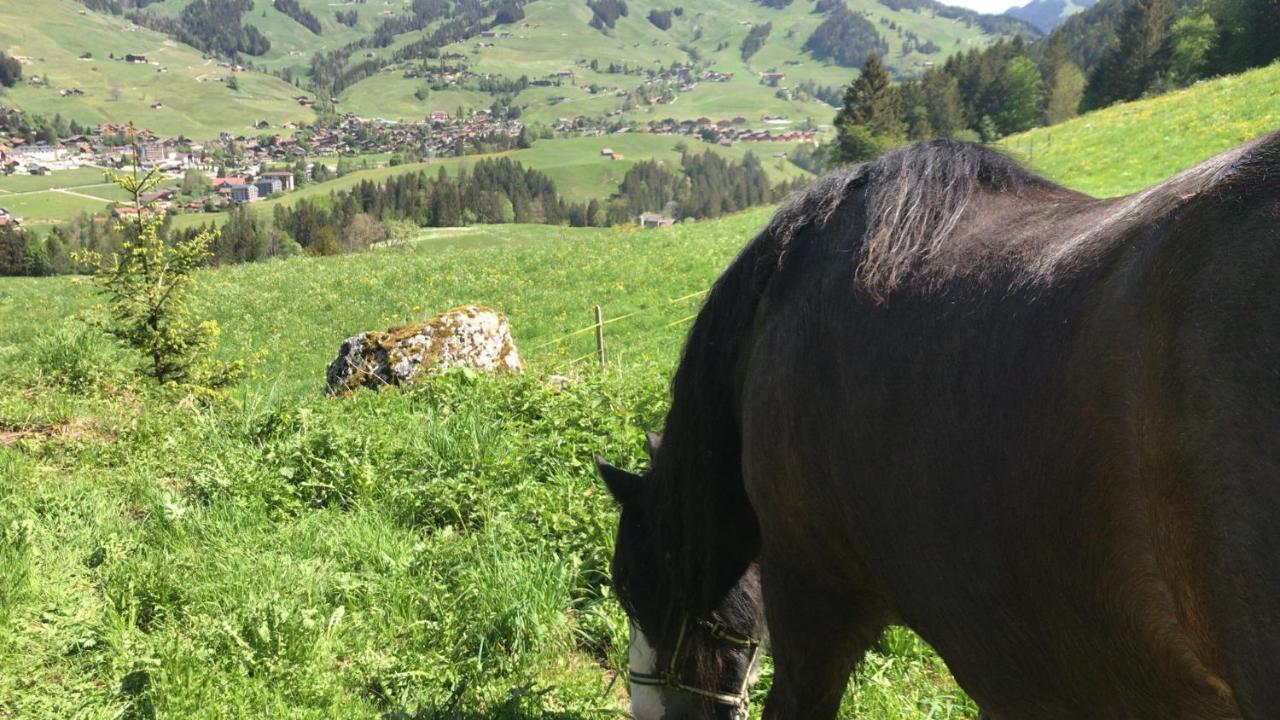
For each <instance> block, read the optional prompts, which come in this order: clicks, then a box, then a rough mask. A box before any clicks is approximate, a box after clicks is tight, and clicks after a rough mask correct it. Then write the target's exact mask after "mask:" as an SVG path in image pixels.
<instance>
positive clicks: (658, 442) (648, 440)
mask: <svg viewBox="0 0 1280 720" xmlns="http://www.w3.org/2000/svg"><path fill="white" fill-rule="evenodd" d="M644 446H645V449H647V450H648V451H649V459H650V460H653V459H654V457H656V456H657V454H658V450H659V449H660V448H661V447H662V436H661V435H659V434H658V433H656V432H646V433H645V434H644Z"/></svg>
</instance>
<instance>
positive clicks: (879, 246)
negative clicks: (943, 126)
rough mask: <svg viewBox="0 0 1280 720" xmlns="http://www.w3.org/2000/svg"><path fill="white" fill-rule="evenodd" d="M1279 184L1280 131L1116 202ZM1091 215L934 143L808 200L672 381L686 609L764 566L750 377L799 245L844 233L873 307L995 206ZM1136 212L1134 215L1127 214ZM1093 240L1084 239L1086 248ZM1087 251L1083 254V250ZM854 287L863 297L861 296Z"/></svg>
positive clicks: (671, 521)
mask: <svg viewBox="0 0 1280 720" xmlns="http://www.w3.org/2000/svg"><path fill="white" fill-rule="evenodd" d="M1277 181H1280V133H1277V134H1273V135H1270V136H1267V137H1265V138H1262V139H1260V140H1257V141H1255V142H1253V143H1250V144H1248V145H1245V146H1243V147H1241V148H1237V149H1236V150H1233V151H1230V152H1228V153H1224V154H1222V155H1220V156H1218V157H1216V158H1214V159H1212V160H1209V161H1207V162H1205V163H1202V164H1201V165H1199V166H1197V167H1196V168H1193V169H1192V170H1189V171H1187V172H1185V173H1182V174H1181V175H1178V176H1176V177H1174V178H1173V179H1171V180H1169V181H1168V182H1166V183H1163V184H1161V185H1159V186H1156V187H1155V188H1152V189H1150V190H1147V191H1143V192H1142V193H1138V194H1135V195H1132V196H1129V197H1127V198H1123V199H1120V200H1117V201H1098V202H1107V203H1113V205H1111V206H1109V210H1111V211H1114V214H1115V215H1116V216H1117V217H1121V218H1122V219H1123V221H1124V222H1125V223H1126V224H1128V223H1132V222H1133V221H1135V220H1138V221H1141V220H1149V219H1151V218H1153V217H1157V216H1158V215H1159V214H1160V213H1164V212H1168V211H1170V209H1172V208H1176V207H1179V206H1180V203H1185V202H1187V201H1188V198H1196V197H1210V198H1212V197H1215V196H1225V195H1230V194H1231V192H1230V191H1231V189H1232V188H1234V189H1235V190H1236V191H1237V193H1236V194H1239V191H1241V190H1242V189H1244V190H1248V189H1249V188H1256V187H1257V186H1258V185H1259V184H1266V185H1267V186H1272V185H1275V184H1276V183H1277ZM987 194H998V195H1002V196H1010V195H1012V196H1014V197H1022V198H1025V199H1028V200H1031V199H1043V200H1048V201H1050V202H1057V203H1070V204H1073V205H1083V204H1088V203H1094V202H1095V201H1094V200H1093V199H1092V198H1089V197H1088V196H1085V195H1082V194H1080V193H1077V192H1075V191H1072V190H1069V189H1066V188H1063V187H1061V186H1059V185H1056V184H1054V183H1052V182H1050V181H1048V180H1045V179H1044V178H1041V177H1040V176H1038V175H1036V174H1035V173H1033V172H1031V171H1029V170H1027V169H1025V168H1023V167H1021V166H1020V165H1018V163H1017V162H1015V161H1014V160H1012V159H1010V158H1008V157H1006V156H1005V155H1003V154H1001V153H999V152H996V151H994V150H990V149H987V148H983V147H981V146H977V145H972V144H968V143H961V142H956V141H951V140H935V141H931V142H924V143H916V144H914V145H910V146H907V147H904V148H902V149H900V150H896V151H893V152H890V153H888V154H886V155H884V156H883V157H881V158H879V159H878V160H875V161H873V162H869V163H865V164H862V165H857V166H854V167H851V168H848V169H846V170H842V171H838V172H835V173H832V174H830V175H828V176H826V177H824V178H822V179H820V180H818V181H817V182H815V183H814V184H813V185H812V186H810V187H809V188H808V189H807V190H804V191H802V192H800V193H798V194H796V195H795V196H794V197H793V198H792V199H791V200H790V201H788V202H787V203H786V204H785V205H784V206H783V207H782V208H780V209H779V210H778V212H777V213H776V214H775V215H774V216H773V219H772V220H771V221H770V223H769V225H768V226H767V227H766V228H765V229H764V230H763V231H762V232H761V233H759V234H758V235H757V236H756V237H755V238H754V239H753V240H752V241H751V242H750V243H749V244H748V245H747V246H746V247H745V248H744V249H743V251H742V252H741V254H739V255H738V257H737V258H736V259H735V260H734V261H733V263H732V264H731V265H730V266H729V268H728V269H727V270H726V271H725V272H724V273H723V274H722V275H721V276H720V278H719V279H718V280H717V281H716V283H715V285H714V287H713V288H712V290H711V292H710V294H709V295H708V297H707V301H706V303H705V305H704V306H703V308H702V311H701V312H700V313H699V315H698V318H697V320H696V321H695V322H694V325H693V327H692V328H691V330H690V331H689V336H688V339H687V341H686V343H685V348H684V353H683V356H682V357H681V361H680V365H679V367H678V369H677V371H676V373H675V377H674V378H673V380H672V406H671V410H670V412H669V413H668V416H667V422H666V428H665V432H664V439H663V444H662V452H661V453H659V455H658V457H657V459H656V461H655V467H654V477H655V478H656V480H657V483H658V485H657V487H656V488H655V490H656V495H657V497H658V502H659V503H660V506H659V508H658V518H659V523H660V525H659V533H660V540H661V541H662V542H665V543H671V545H669V546H668V548H667V550H666V552H665V554H664V557H665V558H667V560H668V561H669V562H670V563H671V564H672V566H673V567H672V570H673V571H674V572H675V573H676V576H675V577H674V578H673V579H674V581H675V587H674V588H673V590H674V591H675V592H674V594H675V595H676V597H675V602H678V603H681V604H682V605H683V607H684V609H686V610H687V611H690V612H695V613H698V612H707V611H709V610H710V609H711V607H713V606H714V605H713V604H714V603H715V602H716V601H717V599H719V598H721V597H723V595H724V593H725V592H727V591H728V590H729V589H730V588H731V587H732V585H733V583H734V582H736V581H737V579H738V578H739V577H740V576H741V574H742V572H743V571H744V570H745V569H746V567H747V566H748V565H749V564H750V562H751V560H752V559H753V558H754V557H755V555H756V552H757V551H758V548H759V530H758V527H757V525H756V519H755V515H754V513H753V511H752V509H751V506H750V503H749V502H748V500H747V497H746V493H745V490H744V488H743V482H742V468H741V453H742V440H741V433H740V418H739V414H738V406H739V397H740V391H741V375H742V371H743V365H744V362H745V358H744V356H745V354H746V352H745V349H746V348H747V347H748V345H749V343H750V339H751V335H752V330H753V326H754V324H755V321H756V312H757V308H758V306H759V305H760V301H761V299H762V297H763V296H764V293H765V291H766V287H767V285H768V283H769V281H770V279H771V278H772V277H773V275H774V273H775V272H777V271H778V270H780V269H781V268H782V267H783V266H784V265H785V263H786V262H787V258H788V255H789V254H791V253H792V252H794V251H795V250H796V249H797V247H798V245H799V244H800V243H804V242H807V241H808V240H810V239H812V238H814V237H817V236H819V235H821V234H823V231H831V232H845V231H847V233H848V234H850V235H854V234H856V235H857V236H856V237H849V238H845V240H847V241H848V242H851V243H853V245H852V247H853V248H854V249H855V267H854V268H853V273H852V275H851V283H852V284H853V285H854V286H856V287H857V288H860V289H861V290H862V291H865V292H867V293H868V294H869V295H870V296H871V297H881V296H883V295H884V294H886V293H888V292H890V291H891V290H893V289H894V288H896V287H898V286H899V285H901V284H902V283H904V282H905V281H907V280H908V279H909V278H911V277H912V276H913V274H914V273H915V272H916V271H917V270H918V269H919V268H921V267H922V265H923V263H925V262H926V261H927V260H929V259H930V258H931V257H932V256H933V255H934V254H935V253H937V252H938V251H939V249H941V248H943V247H944V246H945V245H946V243H947V242H948V241H949V240H951V238H952V236H953V234H954V233H955V231H956V229H957V226H958V225H959V224H960V221H961V220H962V219H963V218H964V215H965V212H966V211H967V210H969V209H970V208H971V207H973V206H974V205H975V204H976V201H977V200H978V199H979V198H980V197H981V196H983V195H987ZM1126 203H1127V205H1126ZM1082 237H1083V236H1082ZM1081 244H1084V243H1081ZM851 289H853V288H851Z"/></svg>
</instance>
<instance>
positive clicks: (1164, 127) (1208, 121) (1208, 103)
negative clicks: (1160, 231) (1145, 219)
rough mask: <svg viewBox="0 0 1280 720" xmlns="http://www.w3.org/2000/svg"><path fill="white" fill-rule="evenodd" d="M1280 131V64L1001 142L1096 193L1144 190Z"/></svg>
mask: <svg viewBox="0 0 1280 720" xmlns="http://www.w3.org/2000/svg"><path fill="white" fill-rule="evenodd" d="M1273 130H1280V63H1276V64H1274V65H1272V66H1270V67H1266V68H1261V69H1258V70H1253V71H1250V72H1247V73H1243V74H1240V75H1230V76H1227V77H1222V78H1217V79H1214V80H1206V81H1203V82H1200V83H1197V84H1196V85H1194V86H1192V87H1189V88H1187V89H1185V90H1180V91H1178V92H1173V93H1169V94H1167V95H1161V96H1159V97H1155V98H1150V99H1147V100H1140V101H1137V102H1133V103H1125V104H1122V105H1115V106H1113V107H1110V108H1106V109H1104V110H1098V111H1097V112H1092V113H1089V114H1087V115H1082V116H1081V117H1078V118H1075V119H1074V120H1070V121H1068V122H1065V123H1062V124H1060V125H1054V126H1053V127H1047V128H1037V129H1035V130H1032V131H1030V132H1026V133H1023V134H1021V135H1015V136H1012V137H1009V138H1007V139H1005V140H1004V141H1002V142H1001V143H1000V144H1001V145H1002V146H1003V147H1005V148H1007V149H1009V150H1010V151H1012V152H1013V154H1014V155H1016V156H1018V157H1020V158H1022V159H1023V160H1025V161H1027V162H1028V163H1029V164H1030V165H1031V166H1032V167H1034V168H1035V169H1036V170H1038V171H1040V172H1042V173H1044V174H1045V175H1047V176H1048V177H1050V178H1052V179H1054V180H1057V181H1058V182H1061V183H1064V184H1066V185H1069V186H1071V187H1074V188H1076V189H1078V190H1081V191H1083V192H1087V193H1090V194H1092V195H1099V196H1110V195H1122V194H1125V193H1130V192H1134V191H1137V190H1141V189H1142V188H1145V187H1148V186H1150V185H1153V184H1155V183H1157V182H1159V181H1161V180H1163V179H1164V178H1167V177H1169V176H1170V175H1173V174H1174V173H1176V172H1178V171H1179V170H1182V169H1183V168H1187V167H1190V166H1192V165H1194V164H1196V163H1197V162H1199V161H1201V160H1204V159H1205V158H1208V157H1211V156H1213V155H1215V154H1217V153H1219V152H1222V151H1223V150H1227V149H1229V148H1232V147H1234V146H1236V145H1239V144H1240V143H1243V142H1245V141H1247V140H1252V139H1253V138H1256V137H1258V136H1259V135H1262V134H1264V133H1268V132H1271V131H1273Z"/></svg>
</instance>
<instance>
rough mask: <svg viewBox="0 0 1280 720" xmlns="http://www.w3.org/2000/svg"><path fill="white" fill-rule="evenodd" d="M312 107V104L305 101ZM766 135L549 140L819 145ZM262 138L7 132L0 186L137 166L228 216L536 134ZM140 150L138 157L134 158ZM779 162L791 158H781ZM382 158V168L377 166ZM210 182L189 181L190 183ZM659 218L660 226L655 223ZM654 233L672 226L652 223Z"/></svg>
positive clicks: (353, 121) (521, 143)
mask: <svg viewBox="0 0 1280 720" xmlns="http://www.w3.org/2000/svg"><path fill="white" fill-rule="evenodd" d="M302 99H305V96H302ZM761 122H762V124H763V125H764V126H765V127H763V128H757V127H752V126H751V125H750V124H749V123H748V121H747V119H746V118H744V117H735V118H732V119H720V120H713V119H711V118H708V117H702V118H698V119H686V120H675V119H671V118H666V119H663V120H655V121H650V122H649V123H647V124H645V125H636V124H621V123H615V124H608V123H606V122H604V121H600V120H594V119H586V118H581V117H580V118H574V119H561V120H560V121H558V122H557V123H556V125H555V126H554V127H553V128H552V129H551V132H549V133H547V134H549V135H550V136H551V137H580V136H606V135H614V134H628V133H646V134H652V135H670V136H679V137H681V138H688V139H690V140H694V141H701V142H704V143H707V144H711V145H716V146H719V147H732V146H733V145H734V144H736V143H772V142H776V143H796V142H803V143H815V142H816V140H817V131H816V130H814V129H812V128H805V129H791V128H790V127H788V126H789V125H790V121H789V120H787V119H786V118H782V117H772V116H766V117H764V118H762V121H761ZM251 127H252V129H254V130H256V131H258V132H257V133H256V134H233V133H229V132H223V133H221V134H220V135H219V137H217V138H216V139H213V140H209V141H203V142H202V141H196V140H192V139H190V138H186V137H161V136H159V135H158V134H157V133H155V132H153V131H151V130H148V129H146V128H135V127H132V126H126V125H119V124H101V125H98V126H96V127H95V128H92V129H91V130H89V131H87V132H82V133H80V134H76V135H72V136H69V137H63V138H61V139H58V140H55V141H53V142H49V141H47V140H42V139H39V138H34V137H32V138H28V137H23V136H21V135H20V134H17V133H5V132H3V129H4V128H3V127H0V177H5V176H14V175H37V176H41V175H53V176H56V175H57V174H58V173H60V172H62V171H66V170H74V169H79V168H101V169H104V170H105V169H120V168H126V169H127V168H130V167H132V166H134V165H135V164H136V165H137V166H138V167H139V168H142V169H145V170H152V169H155V170H157V171H158V172H160V173H162V174H163V175H165V176H166V178H167V179H168V180H170V182H167V183H162V187H159V188H157V189H155V190H153V191H150V192H148V193H146V194H145V195H144V197H142V200H143V202H144V204H145V205H146V207H148V208H151V209H154V210H158V211H162V212H170V213H201V212H219V211H222V210H225V209H227V208H228V207H230V206H234V205H239V204H243V203H252V202H256V201H259V200H264V199H267V198H270V197H273V196H277V195H279V194H282V193H290V192H293V191H294V190H296V189H297V188H298V187H299V186H301V185H302V184H303V183H305V182H309V181H323V180H327V179H329V178H331V177H335V176H336V175H338V174H341V172H343V168H344V164H343V160H344V159H345V160H357V161H358V160H360V159H361V158H363V162H364V166H366V167H368V166H370V163H373V164H377V165H385V164H392V165H395V164H400V163H403V162H418V161H430V160H431V159H432V158H436V157H458V156H463V155H469V154H475V153H482V152H495V151H498V152H500V151H503V150H511V149H515V148H524V147H529V145H530V144H531V143H532V142H533V140H532V139H531V138H530V133H529V128H528V127H526V126H525V125H524V124H522V123H521V122H519V121H517V120H513V119H506V118H495V117H494V115H493V113H492V112H491V111H490V110H483V109H482V110H476V111H472V112H470V113H468V114H465V115H463V114H459V113H454V114H450V113H448V112H446V111H441V110H436V111H432V112H431V113H430V114H429V115H428V116H427V117H426V118H425V119H424V120H422V121H420V122H402V121H392V120H385V119H380V118H373V119H370V118H362V117H359V116H356V115H354V114H348V115H344V116H341V117H339V118H338V119H337V120H336V121H334V122H332V123H330V124H323V125H314V126H298V125H295V124H294V123H286V124H285V125H284V126H282V127H280V128H275V129H274V130H275V132H272V130H273V128H272V127H271V126H270V124H269V123H267V122H266V121H258V122H255V123H253V124H252V125H251ZM135 149H136V153H137V156H136V158H135V157H134V154H135ZM600 154H601V156H603V157H607V158H609V159H611V160H618V161H620V160H624V159H625V155H624V154H623V153H622V152H614V151H613V150H611V149H608V148H606V149H605V150H604V151H603V152H601V153H600ZM772 155H773V156H774V157H775V158H783V157H785V156H786V153H785V152H784V151H778V152H774V153H772ZM371 158H372V160H371ZM193 177H194V178H201V179H205V180H206V182H196V183H191V182H190V181H187V182H183V181H184V179H186V178H193ZM111 211H112V212H113V213H114V214H115V216H116V217H117V218H123V217H127V216H129V215H132V214H134V213H136V212H137V210H136V209H135V208H134V207H132V206H129V205H124V204H120V205H114V206H113V207H111ZM655 217H658V216H657V215H656V214H655ZM21 223H22V218H21V217H20V216H18V215H16V214H12V213H10V212H8V211H7V210H5V209H4V208H3V207H0V225H20V224H21ZM641 224H642V225H643V226H646V227H653V226H657V225H659V224H667V223H666V222H665V221H664V222H662V223H658V222H657V221H656V220H653V219H652V218H650V219H649V220H648V221H641Z"/></svg>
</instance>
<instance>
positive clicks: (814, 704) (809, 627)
mask: <svg viewBox="0 0 1280 720" xmlns="http://www.w3.org/2000/svg"><path fill="white" fill-rule="evenodd" d="M760 570H761V585H762V589H763V591H764V601H765V617H766V619H767V620H768V623H769V645H770V653H771V654H772V655H773V667H774V674H773V689H772V690H771V691H770V692H769V699H768V701H767V702H766V703H765V711H764V717H765V719H766V720H830V719H831V718H834V717H835V716H836V711H837V710H839V708H840V698H841V697H842V696H843V695H844V689H845V686H846V685H848V684H849V675H850V673H852V672H853V668H854V666H855V665H856V664H857V663H858V661H860V660H861V659H862V656H863V655H865V654H866V652H867V650H868V649H869V648H870V647H871V645H872V644H873V643H875V641H876V638H878V637H879V636H880V632H881V631H882V630H883V629H884V626H885V623H884V621H883V620H882V619H881V618H882V613H880V612H877V611H876V610H875V609H874V608H873V607H872V606H871V604H870V602H869V596H867V595H862V596H861V597H859V594H858V593H850V592H849V589H848V588H833V587H831V583H830V582H827V581H829V580H830V579H831V575H829V574H827V573H825V572H824V571H823V570H822V569H820V568H819V569H816V570H810V571H806V572H794V571H792V570H791V569H790V568H789V567H787V566H786V565H785V564H782V563H777V562H770V560H769V557H768V554H767V553H766V555H765V557H763V558H762V560H761V563H760ZM815 573H816V574H817V575H818V576H821V577H822V579H821V580H815V578H814V577H813V575H814V574H815Z"/></svg>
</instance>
